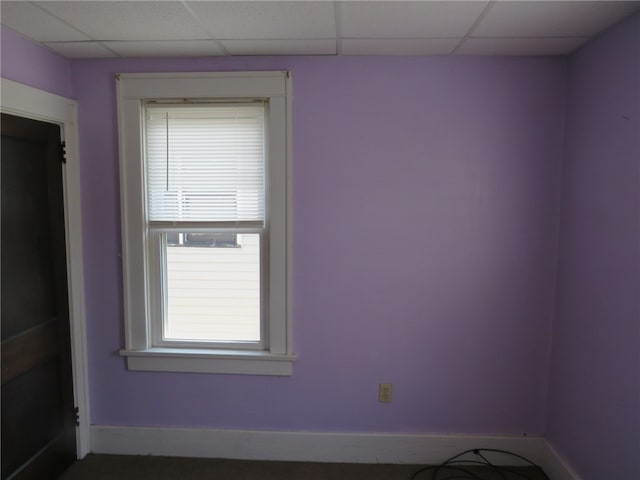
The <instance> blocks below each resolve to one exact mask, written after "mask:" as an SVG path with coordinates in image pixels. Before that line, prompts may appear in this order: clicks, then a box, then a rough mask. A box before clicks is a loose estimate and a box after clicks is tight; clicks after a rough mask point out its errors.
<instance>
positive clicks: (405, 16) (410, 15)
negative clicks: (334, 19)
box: [338, 1, 488, 38]
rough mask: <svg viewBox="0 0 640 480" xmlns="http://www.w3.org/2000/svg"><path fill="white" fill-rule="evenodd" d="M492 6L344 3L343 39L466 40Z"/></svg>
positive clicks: (473, 4) (342, 8)
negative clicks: (486, 9)
mask: <svg viewBox="0 0 640 480" xmlns="http://www.w3.org/2000/svg"><path fill="white" fill-rule="evenodd" d="M487 3H488V2H443V1H439V2H406V1H398V2H340V3H339V4H338V8H339V9H340V10H339V18H340V27H341V29H340V32H341V35H342V37H360V38H362V37H367V38H380V37H382V38H384V37H387V38H388V37H391V38H411V37H418V38H427V37H463V36H464V35H465V34H466V33H467V31H468V30H469V28H471V26H472V25H473V23H474V22H475V21H476V19H477V18H478V16H479V15H480V14H481V13H482V11H483V10H484V8H485V6H486V5H487Z"/></svg>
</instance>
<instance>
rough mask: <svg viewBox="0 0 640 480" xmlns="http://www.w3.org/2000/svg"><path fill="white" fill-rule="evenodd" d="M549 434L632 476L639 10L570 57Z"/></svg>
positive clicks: (638, 344)
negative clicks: (637, 13)
mask: <svg viewBox="0 0 640 480" xmlns="http://www.w3.org/2000/svg"><path fill="white" fill-rule="evenodd" d="M568 74H569V76H568V92H569V96H568V104H567V129H566V155H565V167H564V174H563V175H564V179H563V184H562V185H563V187H562V188H563V204H562V205H563V208H562V216H561V225H562V226H561V242H560V263H559V269H558V297H557V313H556V318H555V322H554V335H553V355H552V365H551V376H550V378H551V382H550V385H551V388H550V403H549V419H548V438H549V440H550V442H551V443H552V444H553V445H554V446H555V447H556V448H557V449H558V450H559V451H560V453H561V454H563V455H565V457H566V458H567V459H568V460H569V461H570V462H571V463H572V464H573V465H574V466H575V468H576V469H577V471H578V472H579V473H580V474H581V475H582V476H583V477H584V478H585V480H590V479H594V480H595V479H602V478H612V479H613V478H615V479H632V478H640V463H638V453H639V452H640V295H639V293H640V250H639V246H640V207H639V196H638V195H639V192H640V188H639V187H640V176H639V174H640V15H636V16H635V17H633V18H632V19H631V20H628V21H626V22H624V23H623V24H622V25H620V26H618V27H617V28H615V29H614V30H612V31H610V32H608V33H607V34H606V35H604V36H603V37H601V38H600V39H598V40H596V41H595V42H593V43H591V44H590V45H588V46H587V47H585V48H584V49H582V50H581V51H580V52H579V53H577V54H575V55H573V56H572V57H571V59H570V61H569V71H568Z"/></svg>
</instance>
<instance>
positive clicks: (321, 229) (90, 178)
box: [72, 57, 566, 434]
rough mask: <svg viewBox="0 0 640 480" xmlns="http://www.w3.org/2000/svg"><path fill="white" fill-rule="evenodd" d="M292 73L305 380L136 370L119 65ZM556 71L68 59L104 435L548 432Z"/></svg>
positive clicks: (437, 63) (472, 63) (537, 64)
mask: <svg viewBox="0 0 640 480" xmlns="http://www.w3.org/2000/svg"><path fill="white" fill-rule="evenodd" d="M285 68H289V69H291V70H292V71H293V78H294V84H293V85H294V106H293V115H294V126H293V139H294V140H293V141H294V148H293V150H294V159H293V162H294V169H295V171H294V201H293V204H294V247H295V251H294V262H295V263H294V278H293V281H294V282H293V283H294V289H295V291H294V322H295V324H294V340H295V350H296V352H297V353H298V354H299V361H298V362H297V363H296V364H295V366H294V375H293V376H292V377H290V378H273V377H268V378H267V377H253V376H225V375H202V374H169V373H167V374H163V373H146V372H129V371H127V370H126V368H125V364H124V360H123V359H122V358H120V357H119V356H118V354H117V351H118V350H119V349H120V348H121V347H122V346H123V341H124V340H123V327H122V309H123V307H122V296H121V284H122V280H121V268H120V256H119V255H120V238H119V234H120V228H119V221H120V216H119V196H118V167H117V165H118V157H117V136H116V116H115V83H114V78H113V75H114V73H116V72H143V71H216V70H235V69H238V70H245V69H246V70H257V69H285ZM565 73H566V72H565V63H564V60H563V59H550V58H547V59H544V58H540V59H534V58H529V59H515V58H384V57H383V58H357V57H355V58H354V57H344V58H322V57H315V58H305V57H293V58H292V57H286V58H285V57H281V58H277V57H276V58H235V59H210V58H209V59H176V60H166V59H162V60H161V59H156V60H99V61H76V62H73V64H72V78H73V88H74V93H75V95H76V97H77V99H78V102H79V108H80V110H79V116H80V138H81V156H82V161H83V168H82V187H83V198H82V201H83V209H84V210H83V211H84V218H83V222H84V229H85V230H84V245H85V248H86V251H85V261H86V269H87V271H86V282H87V285H86V292H87V316H88V335H89V345H88V346H89V357H90V379H91V380H90V382H91V386H90V387H91V401H92V404H91V407H92V421H93V423H96V424H112V425H170V426H192V427H216V428H246V429H276V430H315V431H402V432H425V431H428V432H478V433H504V434H520V433H522V432H528V433H529V434H542V433H543V432H544V427H545V424H544V407H545V399H546V390H547V366H548V346H549V337H550V330H551V305H552V294H553V292H552V290H553V281H552V280H553V277H554V273H553V271H554V265H555V259H554V256H553V255H550V252H553V251H554V247H555V239H556V231H555V224H556V220H557V191H558V179H559V171H558V168H559V165H560V163H561V162H560V160H561V155H562V119H563V108H564V105H563V103H564V84H565ZM379 382H393V384H394V402H393V403H392V404H380V403H378V402H377V398H376V395H377V383H379Z"/></svg>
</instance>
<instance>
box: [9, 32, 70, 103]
mask: <svg viewBox="0 0 640 480" xmlns="http://www.w3.org/2000/svg"><path fill="white" fill-rule="evenodd" d="M0 51H1V56H0V59H1V63H0V65H1V66H0V76H2V77H3V78H6V79H9V80H13V81H14V82H20V83H23V84H25V85H29V86H31V87H35V88H39V89H41V90H46V91H47V92H51V93H55V94H58V95H62V96H63V97H70V98H71V97H72V90H71V62H70V61H69V60H67V59H66V58H63V57H60V56H58V55H56V54H55V53H52V52H50V51H49V50H47V49H45V48H43V47H41V46H39V45H36V44H34V43H32V42H31V41H29V40H27V39H26V38H24V37H23V36H21V35H19V34H17V33H16V32H14V31H13V30H11V29H10V28H7V27H5V26H4V25H0Z"/></svg>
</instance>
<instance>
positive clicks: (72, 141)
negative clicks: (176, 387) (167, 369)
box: [0, 78, 91, 459]
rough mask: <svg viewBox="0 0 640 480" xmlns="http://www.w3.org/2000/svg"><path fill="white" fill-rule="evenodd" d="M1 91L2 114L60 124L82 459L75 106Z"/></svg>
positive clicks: (85, 422) (1, 83)
mask: <svg viewBox="0 0 640 480" xmlns="http://www.w3.org/2000/svg"><path fill="white" fill-rule="evenodd" d="M0 92H1V99H2V100H1V102H0V110H1V111H2V113H8V114H11V115H16V116H19V117H25V118H31V119H34V120H40V121H44V122H49V123H55V124H57V125H60V135H61V137H62V138H61V140H62V141H64V142H65V144H66V159H67V161H66V163H64V164H63V165H62V188H63V192H64V199H63V202H64V220H65V226H64V227H65V241H66V253H67V282H68V290H69V321H70V323H71V325H70V327H71V363H72V369H73V372H72V373H73V395H74V400H75V405H76V406H77V407H78V418H79V423H80V425H79V426H77V427H76V451H77V456H78V459H81V458H83V457H84V456H85V455H86V454H87V453H89V452H90V451H91V438H90V430H89V426H90V425H89V423H90V418H91V417H90V415H89V381H88V380H89V376H88V369H87V367H88V363H87V340H86V338H87V337H86V317H85V293H84V264H83V253H82V252H83V250H82V210H81V197H80V168H79V167H80V165H79V151H78V108H77V102H76V101H75V100H71V99H69V98H65V97H61V96H59V95H55V94H52V93H49V92H46V91H44V90H39V89H37V88H33V87H30V86H28V85H24V84H21V83H18V82H14V81H12V80H7V79H5V78H0Z"/></svg>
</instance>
